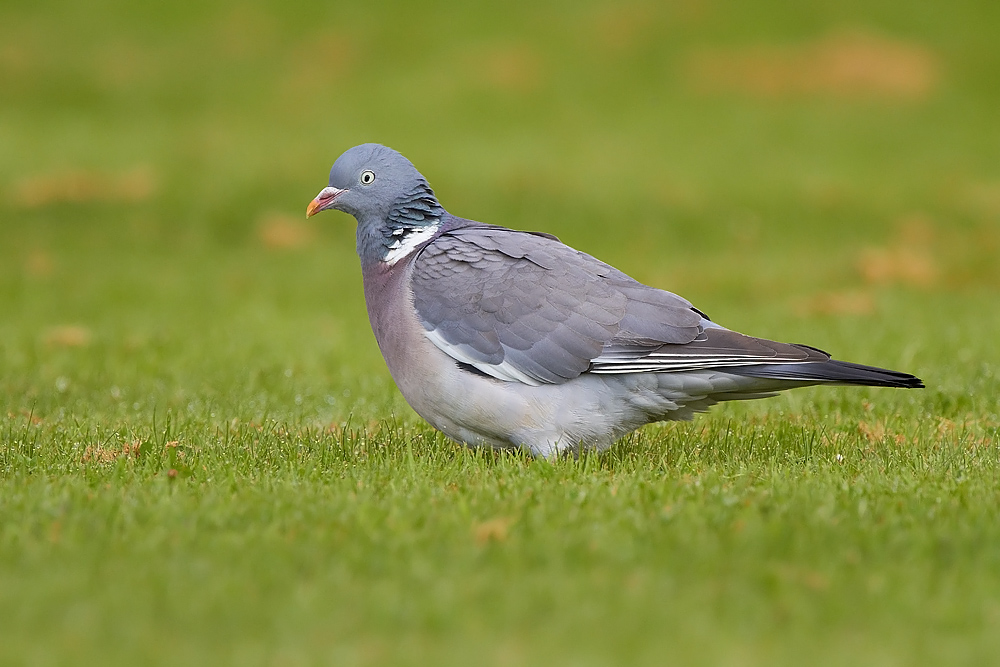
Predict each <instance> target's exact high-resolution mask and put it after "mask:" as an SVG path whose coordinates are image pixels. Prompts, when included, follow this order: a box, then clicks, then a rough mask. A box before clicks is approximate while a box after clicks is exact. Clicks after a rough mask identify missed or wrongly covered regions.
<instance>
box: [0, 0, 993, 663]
mask: <svg viewBox="0 0 1000 667" xmlns="http://www.w3.org/2000/svg"><path fill="white" fill-rule="evenodd" d="M661 5H662V6H661ZM140 7H143V8H142V9H139V8H140ZM505 7H506V6H505ZM997 25H1000V14H998V12H997V10H996V9H994V8H991V7H987V6H985V5H983V3H976V2H965V3H943V2H941V3H935V2H925V3H903V2H891V1H889V0H885V1H882V2H877V3H871V2H864V3H862V2H848V3H814V4H810V3H798V2H795V3H793V2H778V1H774V2H768V3H738V2H730V3H723V2H709V3H699V2H679V3H675V4H670V5H667V4H664V3H641V2H637V3H632V4H629V5H614V6H611V5H607V6H605V5H601V4H599V3H560V2H549V3H525V6H523V7H521V8H520V9H519V10H517V11H512V10H510V9H508V8H504V9H501V8H500V7H499V6H498V7H497V8H494V9H487V8H479V7H475V6H473V5H468V6H465V7H464V8H458V7H455V6H453V5H451V4H448V3H439V4H435V3H424V4H423V5H420V6H416V7H415V6H413V5H411V4H407V3H368V4H364V3H354V4H350V5H345V6H341V7H333V6H330V7H319V6H316V5H315V4H312V5H302V6H299V7H294V6H289V5H288V4H287V3H277V2H242V3H235V2H232V3H226V2H215V3H202V4H201V5H197V6H195V5H191V6H187V7H185V6H183V5H181V4H172V5H170V4H168V5H163V6H157V7H146V6H144V5H137V4H135V3H132V4H128V3H117V2H112V1H98V2H88V3H68V2H62V3H60V2H43V3H37V2H32V3H28V2H8V3H6V4H4V6H3V7H2V8H0V91H2V94H0V663H3V664H8V663H10V664H35V665H46V664H65V663H77V664H83V663H85V664H102V665H105V664H122V665H133V664H167V663H171V664H239V665H244V664H246V665H256V664H267V665H271V664H274V665H299V664H302V665H307V664H338V665H340V664H360V665H374V664H413V665H426V664H455V665H458V664H462V665H464V664H480V663H481V664H496V665H508V664H511V665H519V664H575V665H590V664H594V665H596V664H628V663H632V664H657V665H658V664H666V663H676V664H705V665H717V664H727V665H774V664H787V665H800V664H830V665H835V664H836V665H847V664H852V665H853V664H873V665H911V664H914V665H915V664H948V665H953V664H970V665H972V664H988V663H990V662H992V661H995V659H996V656H997V655H1000V522H998V520H997V519H998V510H997V508H998V506H1000V435H998V433H1000V401H998V396H1000V351H998V347H997V340H998V338H1000V308H998V307H997V294H998V291H1000V262H998V261H997V257H998V256H1000V160H998V158H997V156H998V155H1000V125H998V124H997V123H996V120H995V116H996V109H997V108H998V107H1000V88H997V86H996V72H997V71H1000V46H998V45H997V42H996V26H997ZM845 34H846V35H853V34H862V35H867V36H868V38H869V39H875V40H881V42H880V43H884V44H890V45H891V44H896V45H898V44H902V45H903V46H904V47H905V48H906V49H909V51H907V53H910V54H912V53H914V52H915V53H917V54H918V55H919V54H923V56H921V57H925V58H926V62H929V63H930V64H931V65H930V70H928V71H930V72H931V73H930V74H927V76H929V77H930V78H929V79H928V80H929V81H930V83H928V84H927V89H926V90H925V91H924V92H922V93H920V94H917V95H911V96H906V95H897V94H894V93H885V92H884V91H882V92H878V91H876V92H874V93H872V92H868V93H855V92H852V91H846V92H845V91H840V90H836V89H830V90H826V89H820V90H819V91H816V90H813V91H811V92H810V91H805V92H803V91H801V90H798V91H796V90H794V89H790V90H786V91H784V92H779V93H777V94H762V93H760V92H757V93H754V92H753V91H751V92H747V91H745V90H740V89H725V88H723V89H721V90H710V91H708V92H706V91H705V90H703V87H702V85H701V83H700V82H699V80H698V74H697V69H696V68H694V69H692V66H691V65H690V63H691V62H693V61H692V58H696V57H697V54H699V53H702V54H703V53H705V52H709V53H715V54H718V53H723V54H726V53H733V52H739V50H740V49H750V50H751V51H752V50H753V49H755V48H758V47H760V46H761V45H764V46H767V45H771V46H772V47H775V48H778V47H780V48H782V49H786V50H787V49H796V48H799V49H805V50H804V51H799V52H795V51H792V52H793V53H799V54H800V55H799V56H797V59H798V60H806V61H807V60H808V57H807V56H802V55H801V54H802V53H805V54H808V53H810V52H809V51H808V49H809V48H810V47H809V46H808V45H810V44H822V43H824V42H823V40H824V39H827V38H828V37H829V36H830V35H834V36H837V35H845ZM803 45H805V46H803ZM917 60H918V61H919V62H925V61H923V60H920V58H917ZM907 62H910V61H907ZM904 64H905V63H904ZM918 64H919V63H918ZM868 67H869V68H875V69H877V68H878V67H879V65H878V63H875V64H872V63H868ZM883 67H885V65H884V64H883ZM890 69H891V68H890ZM904 69H905V67H904ZM925 74H926V73H925ZM362 141H380V142H383V143H387V144H389V145H392V146H394V147H396V148H398V149H400V150H401V151H403V153H404V154H406V155H407V156H409V157H410V158H411V159H412V160H413V161H414V162H415V163H416V164H417V166H418V168H420V169H421V170H422V171H423V172H424V173H425V174H426V175H427V176H428V177H429V178H430V180H431V182H432V184H433V185H434V186H435V188H436V190H437V192H438V194H439V196H440V198H441V200H442V202H443V203H444V204H445V206H447V207H448V208H449V209H450V210H452V211H453V212H454V213H456V214H460V215H466V216H469V217H474V218H477V219H481V220H484V221H488V222H495V223H500V224H506V225H509V226H512V227H517V228H525V229H539V230H544V231H548V232H553V233H556V234H558V235H559V236H560V237H561V238H563V240H565V241H567V242H568V243H570V244H572V245H574V246H576V247H579V248H581V249H583V250H586V251H589V252H591V253H593V254H595V255H598V256H599V257H601V258H602V259H605V260H607V261H610V262H611V263H613V264H615V265H617V266H619V267H620V268H622V269H623V270H625V271H627V272H629V273H630V274H632V275H634V276H635V277H636V278H639V279H641V280H643V281H646V282H649V283H651V284H655V285H657V286H661V287H664V288H667V289H671V290H673V291H676V292H679V293H681V294H683V295H684V296H686V297H688V298H690V299H691V300H692V301H694V303H695V304H696V305H698V306H699V307H700V308H701V309H703V310H705V311H706V312H708V313H709V314H711V315H712V316H713V318H715V319H716V320H718V321H720V322H721V323H723V324H725V325H727V326H730V327H733V328H736V329H739V330H742V331H746V332H747V333H752V334H756V335H761V336H766V337H770V338H775V339H779V340H789V341H795V342H805V343H809V344H812V345H816V346H819V347H822V348H824V349H829V350H830V351H832V352H834V353H835V354H836V355H837V356H838V357H840V358H844V359H849V360H853V361H858V362H862V363H871V364H877V365H883V366H887V367H891V368H898V369H900V370H906V371H910V372H913V373H915V374H917V375H919V376H920V377H922V378H923V379H924V380H925V381H926V383H927V386H928V388H927V389H925V390H922V391H889V390H869V389H825V390H823V389H809V390H800V391H797V392H792V393H790V394H788V395H786V396H783V397H780V398H776V399H771V400H769V401H761V402H755V403H749V404H741V405H725V406H719V407H718V408H716V409H715V410H714V411H713V412H712V413H710V414H708V415H705V416H701V417H699V418H698V420H696V421H695V422H694V423H692V424H666V425H658V426H651V427H647V428H646V429H644V430H642V431H641V432H639V433H637V434H635V435H633V436H630V437H629V438H627V439H626V440H625V441H623V442H621V443H619V444H618V445H617V446H616V447H615V448H614V449H612V450H611V451H609V452H607V453H605V454H602V455H592V456H585V457H583V458H581V459H579V460H558V461H553V462H547V461H533V460H530V459H528V458H526V457H523V456H519V455H510V454H502V455H501V454H492V453H484V452H473V451H467V450H465V449H462V448H460V447H457V446H455V445H453V444H451V443H449V442H448V441H446V440H445V439H444V438H443V437H441V436H440V435H438V434H436V433H435V432H434V431H432V430H431V429H430V428H429V427H428V426H426V425H424V424H423V423H422V422H421V421H420V420H419V419H418V418H417V417H416V416H415V415H414V414H413V413H412V412H411V411H410V410H409V408H408V407H407V406H406V405H405V403H404V402H403V400H402V398H401V397H400V396H399V395H398V393H397V392H396V390H395V388H394V386H393V385H392V381H391V379H390V378H389V376H388V373H387V372H386V371H385V368H384V364H383V363H382V360H381V358H380V356H379V353H378V349H377V347H376V346H375V343H374V341H373V340H372V337H371V333H370V331H369V329H368V325H367V322H366V314H365V310H364V304H363V299H362V296H361V284H360V275H359V271H358V269H357V261H356V259H355V257H354V254H353V252H354V251H353V221H351V220H350V219H348V218H347V217H346V216H341V215H336V214H325V215H323V216H320V217H318V218H314V219H312V220H310V221H309V222H306V221H304V220H303V219H302V216H303V215H304V208H305V205H306V203H308V201H309V200H310V199H311V198H312V197H313V196H314V195H315V193H316V192H317V191H318V190H319V189H320V188H321V187H322V186H323V185H325V181H326V171H327V169H329V166H330V164H331V163H332V161H333V160H334V159H335V158H336V157H337V155H339V153H340V152H341V151H342V150H344V149H346V148H348V147H350V146H352V145H354V144H356V143H360V142H362Z"/></svg>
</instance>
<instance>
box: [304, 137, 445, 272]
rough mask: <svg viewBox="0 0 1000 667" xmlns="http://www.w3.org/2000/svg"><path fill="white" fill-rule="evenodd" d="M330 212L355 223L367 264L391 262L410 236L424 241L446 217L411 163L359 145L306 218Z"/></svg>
mask: <svg viewBox="0 0 1000 667" xmlns="http://www.w3.org/2000/svg"><path fill="white" fill-rule="evenodd" d="M328 208H332V209H336V210H338V211H343V212H345V213H350V214H351V215H353V216H354V217H355V218H356V219H357V221H358V235H357V236H358V255H359V256H361V259H362V261H363V262H364V261H375V260H382V261H386V258H387V257H389V258H390V259H391V258H392V257H393V256H394V253H393V251H394V250H397V251H398V250H400V249H401V248H404V247H405V246H406V243H405V242H406V240H407V238H408V237H413V235H414V234H415V233H417V232H421V234H420V236H422V237H423V236H426V235H427V232H429V231H430V229H429V228H436V227H437V226H438V224H439V222H440V219H441V216H442V215H444V213H445V211H444V209H443V208H442V207H441V204H440V203H438V200H437V198H436V197H435V196H434V191H433V190H431V188H430V185H428V184H427V180H426V179H424V177H423V176H421V174H420V172H419V171H417V170H416V168H415V167H414V166H413V165H412V164H411V163H410V161H409V160H407V159H406V158H405V157H403V156H402V155H400V154H399V153H397V152H396V151H394V150H392V149H391V148H387V147H385V146H382V145H380V144H361V145H360V146H355V147H354V148H351V149H349V150H348V151H346V152H345V153H344V154H343V155H341V156H340V157H339V158H337V161H336V162H334V163H333V168H332V169H331V170H330V185H329V186H328V187H325V188H323V189H322V190H321V191H320V193H319V194H318V195H316V198H315V199H313V200H312V202H310V203H309V208H307V209H306V216H307V217H309V216H312V215H315V214H316V213H319V212H320V211H323V210H326V209H328ZM397 254H398V253H397Z"/></svg>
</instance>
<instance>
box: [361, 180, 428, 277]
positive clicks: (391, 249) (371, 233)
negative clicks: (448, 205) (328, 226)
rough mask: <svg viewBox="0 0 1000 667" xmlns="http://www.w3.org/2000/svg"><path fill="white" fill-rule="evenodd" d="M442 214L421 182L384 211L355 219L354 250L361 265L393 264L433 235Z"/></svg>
mask: <svg viewBox="0 0 1000 667" xmlns="http://www.w3.org/2000/svg"><path fill="white" fill-rule="evenodd" d="M444 215H445V210H444V208H443V207H442V206H441V204H440V203H438V200H437V198H436V197H435V196H434V191H433V190H431V188H430V186H428V185H427V184H426V183H421V184H419V185H418V186H417V187H416V188H414V190H412V191H411V192H409V193H407V194H406V195H403V196H402V197H400V198H399V199H397V200H396V201H394V202H393V203H392V206H390V207H389V209H388V212H385V213H383V212H378V213H374V212H373V213H372V214H370V216H365V217H363V218H359V219H358V237H357V243H358V247H357V250H358V256H359V257H360V258H361V262H362V264H365V263H371V262H382V263H385V264H390V265H391V264H395V263H396V262H398V261H399V260H400V259H402V258H403V257H406V256H408V255H409V254H410V253H411V252H413V251H414V250H416V248H417V247H418V246H420V244H422V243H424V242H425V241H427V240H429V239H430V238H431V237H432V236H434V234H435V233H436V232H437V231H438V229H439V228H440V226H441V219H442V218H443V217H444ZM369 217H370V218H371V219H368V218H369Z"/></svg>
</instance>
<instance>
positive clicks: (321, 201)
mask: <svg viewBox="0 0 1000 667" xmlns="http://www.w3.org/2000/svg"><path fill="white" fill-rule="evenodd" d="M345 192H347V190H341V189H340V188H335V187H333V186H332V185H331V186H329V187H326V188H323V189H322V190H320V191H319V194H318V195H316V198H315V199H313V200H312V201H311V202H309V206H307V207H306V217H307V218H311V217H313V216H314V215H316V214H317V213H319V212H320V211H323V210H326V209H328V208H330V207H331V206H333V202H335V201H336V200H337V197H339V196H340V195H342V194H344V193H345Z"/></svg>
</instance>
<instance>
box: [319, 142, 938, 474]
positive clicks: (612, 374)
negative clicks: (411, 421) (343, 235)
mask: <svg viewBox="0 0 1000 667" xmlns="http://www.w3.org/2000/svg"><path fill="white" fill-rule="evenodd" d="M331 208H332V209H337V210H339V211H343V212H345V213H349V214H351V215H352V216H354V217H355V218H356V219H357V222H358V228H357V252H358V256H359V257H360V258H361V271H362V276H363V278H364V290H365V301H366V303H367V306H368V317H369V319H370V321H371V326H372V330H373V331H374V333H375V339H376V340H377V341H378V345H379V348H380V349H381V350H382V356H383V357H384V358H385V362H386V365H387V366H388V367H389V372H390V373H391V374H392V378H393V380H395V382H396V386H398V387H399V390H400V391H401V392H402V394H403V397H404V398H405V399H406V400H407V402H409V404H410V405H411V406H412V407H413V409H414V410H415V411H416V412H417V414H419V415H420V416H421V417H423V418H424V419H426V420H427V421H428V422H430V424H431V425H432V426H434V428H436V429H438V430H440V431H443V432H444V433H445V434H446V435H447V436H448V437H450V438H452V439H453V440H457V441H459V442H462V443H466V444H467V445H471V446H490V447H500V448H522V449H525V450H527V451H529V452H530V453H531V454H533V455H535V456H552V455H556V454H559V453H562V452H578V451H579V450H581V449H583V448H590V447H595V448H598V449H604V448H606V447H608V446H610V445H611V444H612V443H613V442H615V440H617V439H618V438H620V437H621V436H623V435H624V434H626V433H629V432H630V431H633V430H635V429H637V428H639V427H640V426H643V425H644V424H648V423H651V422H656V421H666V420H677V419H691V418H692V416H693V415H694V413H695V412H701V411H704V410H706V409H708V408H709V407H710V406H711V405H714V404H715V403H717V402H719V401H730V400H740V399H750V398H764V397H768V396H774V395H775V394H776V393H777V392H779V391H781V390H783V389H790V388H793V387H803V386H807V385H816V384H829V385H865V386H875V387H911V388H912V387H923V386H924V385H923V382H921V381H920V379H918V378H916V377H914V376H913V375H910V374H908V373H901V372H897V371H891V370H885V369H882V368H875V367H872V366H862V365H859V364H853V363H849V362H846V361H835V360H833V359H831V358H830V355H829V354H827V353H826V352H823V351H822V350H819V349H816V348H814V347H809V346H808V345H792V344H786V343H776V342H772V341H769V340H763V339H760V338H752V337H750V336H745V335H743V334H740V333H737V332H735V331H731V330H729V329H726V328H725V327H722V326H720V325H718V324H716V323H715V322H713V321H712V320H710V319H709V318H708V316H707V315H705V313H703V312H701V311H700V310H698V309H697V308H695V307H694V306H693V305H691V303H689V302H688V301H687V300H686V299H683V298H682V297H680V296H677V295H676V294H672V293H670V292H665V291H663V290H659V289H656V288H654V287H649V286H647V285H643V284H642V283H640V282H638V281H636V280H633V279H632V278H630V277H629V276H627V275H625V274H624V273H622V272H621V271H619V270H618V269H616V268H614V267H612V266H609V265H608V264H605V263H604V262H601V261H600V260H598V259H595V258H594V257H591V256H590V255H588V254H586V253H583V252H580V251H578V250H574V249H573V248H570V247H569V246H566V245H564V244H562V243H560V242H559V239H557V238H556V237H555V236H552V235H550V234H545V233H540V232H522V231H517V230H513V229H507V228H505V227H498V226H495V225H489V224H484V223H481V222H475V221H473V220H466V219H463V218H459V217H456V216H454V215H451V214H450V213H448V212H447V211H446V210H445V209H444V208H443V207H442V206H441V204H440V203H439V202H438V200H437V197H436V196H435V195H434V191H433V190H431V187H430V185H428V183H427V181H426V180H425V179H424V177H423V176H422V175H421V174H420V172H418V171H417V170H416V168H415V167H414V166H413V165H412V164H411V163H410V161H409V160H407V159H406V158H405V157H403V156H402V155H400V154H399V153H397V152H396V151H394V150H392V149H390V148H387V147H385V146H381V145H379V144H363V145H361V146H355V147H354V148H351V149H350V150H348V151H347V152H345V153H344V154H343V155H341V156H340V157H339V158H338V159H337V161H336V162H335V163H334V165H333V168H332V169H331V170H330V185H329V186H328V187H325V188H323V189H322V190H321V191H320V193H319V194H318V195H317V196H316V198H315V199H314V200H313V201H312V202H311V203H310V204H309V207H308V209H307V211H306V215H307V216H312V215H314V214H315V213H317V212H319V211H322V210H325V209H331Z"/></svg>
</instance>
